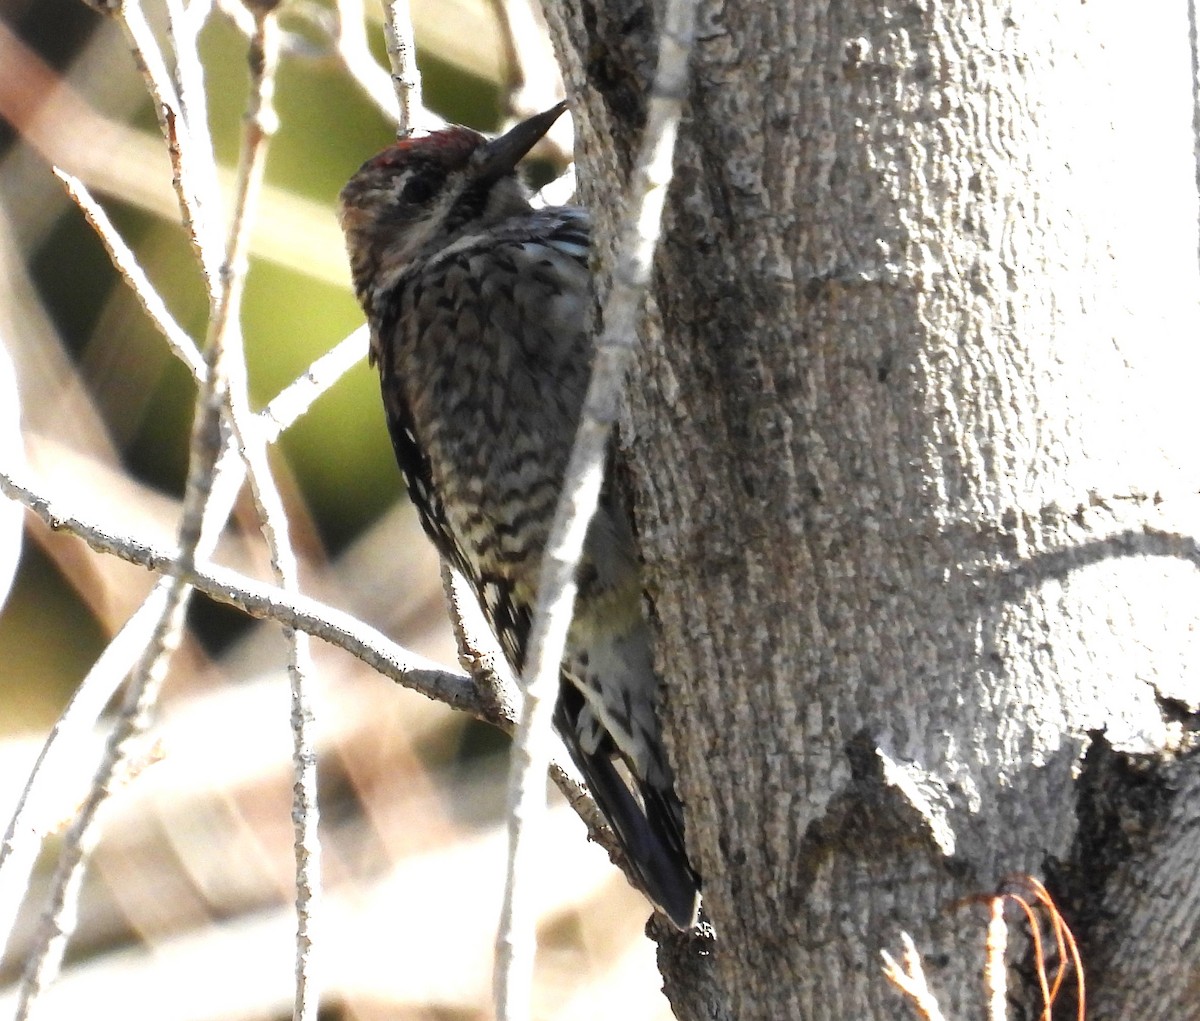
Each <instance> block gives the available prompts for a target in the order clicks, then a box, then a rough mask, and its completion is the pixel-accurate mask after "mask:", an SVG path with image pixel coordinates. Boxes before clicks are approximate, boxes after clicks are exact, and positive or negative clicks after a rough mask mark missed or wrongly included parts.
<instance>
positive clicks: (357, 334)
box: [258, 326, 367, 443]
mask: <svg viewBox="0 0 1200 1021" xmlns="http://www.w3.org/2000/svg"><path fill="white" fill-rule="evenodd" d="M366 354H367V328H366V327H365V326H360V327H359V328H358V329H357V330H355V331H354V332H353V333H352V334H350V336H348V337H347V338H346V339H345V340H343V341H341V342H340V343H338V344H337V345H335V346H334V347H332V348H331V349H330V350H328V351H326V352H325V354H323V355H321V357H320V358H318V359H317V360H316V361H315V362H313V363H312V364H311V365H310V366H309V367H308V369H307V370H306V371H305V372H304V374H303V375H302V376H300V377H299V378H297V379H296V380H295V381H294V382H292V383H289V384H288V385H287V386H286V387H284V388H283V390H281V391H280V392H279V393H278V394H277V395H276V396H275V397H274V398H273V399H272V400H271V401H270V403H268V404H267V406H266V407H265V408H263V409H262V411H260V412H259V413H258V418H259V423H260V425H259V429H260V430H261V431H262V435H263V439H265V440H266V442H268V443H274V442H275V440H277V439H278V438H279V436H280V434H281V433H283V431H284V430H285V429H287V428H288V427H289V426H291V425H292V424H293V423H294V422H295V421H296V419H298V418H299V417H300V416H301V415H303V414H304V413H305V412H306V411H307V410H308V409H309V408H310V407H312V405H313V402H314V401H316V399H317V398H318V397H320V396H321V395H322V394H323V393H325V392H326V391H327V390H329V388H330V387H332V386H333V385H334V384H335V383H336V382H337V381H338V380H339V379H341V378H342V376H344V375H345V374H346V373H347V372H349V371H350V370H351V369H352V368H353V367H354V366H355V365H357V364H358V363H359V362H361V361H362V360H363V358H365V357H366Z"/></svg>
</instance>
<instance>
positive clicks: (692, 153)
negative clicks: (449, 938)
mask: <svg viewBox="0 0 1200 1021" xmlns="http://www.w3.org/2000/svg"><path fill="white" fill-rule="evenodd" d="M548 6H549V10H548V12H547V13H548V17H549V19H550V21H551V24H552V27H553V28H554V30H555V32H556V35H557V41H558V43H559V47H560V55H561V56H562V58H563V61H564V64H565V67H566V71H567V80H568V83H569V88H570V90H571V93H572V96H573V99H574V101H575V110H576V113H577V123H578V124H579V125H580V134H581V142H580V144H579V146H578V151H579V153H580V163H581V180H582V182H583V186H584V198H585V200H586V201H587V202H588V204H589V205H590V206H591V207H592V209H593V210H594V211H595V213H596V215H597V239H596V245H597V249H598V256H599V260H600V266H601V268H602V269H603V267H604V266H605V265H607V260H608V258H609V256H610V254H611V243H612V241H611V239H612V237H613V230H612V227H613V224H614V222H615V218H616V215H617V213H618V212H619V210H618V209H616V208H614V205H615V201H614V200H615V196H616V195H618V194H619V190H620V187H621V185H622V183H623V181H624V179H625V176H626V173H627V168H628V158H629V153H630V151H631V149H632V148H633V146H634V145H635V143H636V140H637V138H638V133H639V131H640V127H641V123H642V119H643V116H644V104H645V97H646V90H647V87H648V83H649V81H650V77H651V74H652V72H653V67H654V47H655V32H656V28H657V25H658V18H657V11H658V10H660V9H651V8H649V7H647V6H645V5H644V4H643V3H641V2H640V0H624V2H611V0H571V2H565V3H561V4H558V3H555V4H550V5H548ZM1161 7H1162V9H1161V10H1159V9H1155V10H1153V11H1151V10H1147V9H1145V8H1142V9H1139V11H1138V12H1137V14H1136V19H1137V21H1138V24H1136V25H1131V24H1130V22H1131V21H1132V20H1133V18H1132V17H1131V12H1130V11H1129V10H1128V9H1127V8H1125V7H1122V6H1119V5H1110V4H1104V3H1100V4H1079V3H1054V2H1051V3H1049V4H1042V5H1036V4H1035V5H1029V4H1021V5H1016V4H1014V5H1012V6H1011V7H1010V6H1006V5H1003V4H997V3H991V2H981V0H975V2H970V3H960V4H946V5H939V4H925V3H920V2H917V3H911V4H901V5H898V6H897V5H889V4H877V3H875V2H874V0H850V2H845V3H839V4H832V5H818V4H808V3H804V2H802V0H759V2H755V3H750V2H745V0H743V2H739V3H730V4H729V5H728V6H724V5H722V4H720V3H717V2H714V0H706V2H702V4H701V9H700V17H699V36H698V41H697V49H696V52H695V54H694V60H693V67H692V85H691V92H690V96H689V102H688V107H687V116H686V121H685V124H684V130H683V133H682V137H681V143H680V148H679V151H678V154H677V160H676V166H677V170H676V178H675V182H674V184H673V186H672V198H671V201H670V203H669V210H668V222H667V235H666V237H665V239H664V242H663V245H662V247H661V248H660V253H659V260H658V279H657V284H656V288H655V293H654V297H653V299H652V302H651V308H650V310H649V312H650V314H649V316H648V322H647V326H646V329H645V331H644V334H643V336H642V347H641V351H640V355H639V362H638V366H637V371H636V373H635V375H634V377H633V378H632V379H631V381H630V386H629V396H628V405H629V415H628V422H627V423H625V428H624V429H623V439H624V443H625V447H626V454H627V455H628V460H629V464H630V466H631V473H632V479H633V483H634V486H633V488H634V489H635V492H636V512H637V519H638V526H639V533H640V537H641V543H642V548H643V553H644V556H645V557H646V560H647V564H648V569H649V570H648V574H649V578H650V587H651V599H652V604H653V609H654V612H655V615H656V620H657V624H658V626H659V628H660V631H661V642H660V646H659V659H660V667H661V672H662V674H663V676H664V678H665V681H666V687H667V692H666V695H665V710H664V711H665V716H666V720H667V729H668V738H669V739H671V738H673V751H674V761H675V763H676V767H677V773H678V782H679V787H680V792H681V794H682V797H683V799H684V802H685V804H686V807H687V823H688V842H689V845H690V847H691V849H692V854H693V856H694V858H695V859H696V860H697V862H698V864H699V867H700V870H701V872H702V874H703V877H704V889H705V906H706V910H707V912H708V915H709V916H710V917H711V919H712V922H713V925H714V926H715V931H716V940H715V943H713V944H711V945H708V944H705V943H702V941H700V940H692V941H687V940H683V939H680V938H677V937H672V936H670V935H668V934H664V933H658V932H657V930H656V935H657V937H658V938H659V939H660V946H661V948H662V952H661V954H660V959H661V961H662V964H663V969H664V979H665V982H666V987H667V991H668V994H669V995H670V996H671V997H672V1000H673V1003H674V1006H675V1009H676V1012H677V1014H678V1016H679V1017H680V1018H701V1017H731V1018H737V1019H739V1021H751V1019H756V1018H763V1019H772V1021H775V1019H779V1018H785V1017H786V1018H806V1019H807V1018H855V1019H865V1018H875V1017H887V1018H897V1017H902V1016H904V1015H905V1013H906V1011H907V1009H908V1008H907V1007H905V1006H904V1004H903V1002H902V998H901V995H900V994H899V993H898V992H897V991H896V990H895V989H894V988H892V987H891V986H890V985H889V984H888V983H887V981H886V980H885V978H884V977H883V975H882V972H881V968H880V956H879V955H880V950H881V949H887V950H890V951H892V952H893V953H898V952H899V951H900V949H901V942H900V933H901V931H906V932H908V933H910V934H911V935H912V937H913V939H914V940H915V942H916V945H917V947H918V948H919V949H920V950H921V951H922V952H923V954H924V965H925V969H926V974H927V976H928V978H929V982H930V986H931V988H932V989H933V991H934V993H935V994H936V995H937V997H938V999H939V1001H940V1003H941V1007H942V1009H943V1011H944V1012H945V1014H946V1016H947V1017H949V1018H956V1017H957V1018H968V1017H980V1016H983V1004H984V999H985V991H984V986H983V980H982V967H983V957H984V939H985V931H984V928H985V924H986V918H987V915H986V911H985V910H984V909H983V908H982V907H980V906H978V903H977V901H974V900H972V898H979V897H981V896H987V895H990V894H992V893H993V892H994V891H996V889H997V888H998V886H999V885H1000V884H1001V882H1002V881H1003V880H1004V879H1005V877H1009V876H1012V875H1020V874H1029V875H1032V876H1035V877H1039V878H1041V879H1042V880H1044V881H1045V882H1046V883H1047V884H1048V885H1049V887H1050V889H1051V892H1052V894H1053V896H1054V897H1055V900H1056V901H1057V903H1058V905H1059V907H1060V909H1061V910H1062V911H1063V912H1064V914H1065V915H1066V916H1067V918H1068V920H1069V921H1070V922H1071V924H1072V926H1073V928H1074V929H1075V932H1076V934H1077V936H1078V937H1079V939H1080V942H1081V946H1082V949H1083V955H1084V967H1085V972H1086V974H1087V978H1088V998H1089V1017H1090V1018H1093V1019H1102V1018H1128V1017H1134V1016H1137V1017H1139V1018H1151V1017H1153V1018H1173V1019H1178V1018H1194V1017H1200V1001H1198V1000H1197V999H1196V997H1195V996H1194V994H1193V993H1192V992H1190V991H1189V983H1190V982H1191V981H1192V977H1193V976H1194V975H1196V974H1197V968H1198V966H1200V959H1198V958H1200V940H1196V939H1192V938H1189V937H1191V936H1192V935H1194V933H1195V930H1196V927H1197V923H1196V917H1197V915H1198V913H1197V912H1196V911H1195V910H1188V909H1187V908H1186V905H1187V904H1190V903H1191V902H1192V901H1193V900H1194V899H1195V898H1196V896H1197V894H1198V892H1200V887H1198V885H1197V879H1196V877H1197V876H1198V875H1200V870H1198V869H1197V867H1196V863H1195V862H1194V861H1192V860H1191V859H1194V858H1195V857H1196V855H1197V853H1198V852H1196V851H1195V847H1194V845H1195V842H1194V840H1190V841H1189V840H1186V839H1182V837H1181V835H1182V833H1183V832H1184V827H1185V825H1186V824H1188V823H1189V822H1190V819H1191V818H1192V816H1193V815H1194V813H1195V812H1196V807H1195V806H1196V804H1197V801H1196V797H1195V796H1194V794H1193V793H1192V792H1194V791H1195V790H1196V789H1197V784H1198V778H1197V775H1196V769H1195V765H1194V762H1193V760H1192V758H1191V757H1190V755H1189V752H1190V749H1191V747H1192V741H1191V737H1190V735H1191V733H1192V731H1193V729H1194V727H1193V725H1194V722H1195V716H1194V714H1195V713H1196V711H1197V709H1198V708H1200V690H1198V688H1197V684H1196V681H1195V679H1194V678H1195V674H1194V669H1195V667H1196V665H1197V661H1198V659H1200V656H1198V651H1200V650H1198V647H1197V630H1196V628H1195V623H1194V622H1195V616H1196V608H1197V607H1198V606H1200V572H1198V571H1197V565H1198V557H1197V553H1196V545H1195V542H1194V539H1193V536H1194V535H1195V534H1196V526H1195V522H1196V494H1197V492H1198V491H1200V479H1198V477H1197V476H1198V474H1200V472H1198V471H1197V458H1196V457H1195V454H1194V451H1193V447H1194V444H1195V437H1196V435H1197V429H1196V425H1197V421H1196V415H1195V413H1194V411H1193V409H1194V407H1195V405H1196V403H1197V401H1196V398H1195V395H1194V389H1195V380H1196V378H1197V376H1196V373H1195V371H1194V368H1195V356H1194V355H1193V354H1192V350H1193V348H1194V347H1195V346H1196V343H1197V341H1196V338H1197V336H1200V329H1198V327H1200V323H1198V322H1197V319H1198V316H1197V309H1196V295H1197V294H1198V293H1200V287H1198V283H1200V282H1198V280H1197V232H1196V222H1197V217H1196V186H1195V181H1196V177H1195V170H1196V167H1195V162H1194V160H1193V158H1192V128H1191V125H1192V104H1191V98H1192V84H1191V68H1192V58H1191V53H1190V52H1189V48H1188V32H1187V27H1188V26H1187V24H1186V11H1185V10H1184V9H1183V7H1182V6H1181V5H1161ZM1168 7H1169V9H1168ZM1147 56H1150V57H1151V59H1150V60H1147V59H1146V57H1147ZM1189 368H1190V369H1191V371H1189ZM1168 760H1170V761H1168ZM1160 898H1165V899H1160ZM1164 905H1165V907H1164ZM1168 915H1169V917H1168ZM1164 925H1169V926H1175V928H1174V929H1168V930H1166V932H1164V931H1163V930H1162V929H1161V926H1164ZM1016 931H1017V930H1016V929H1015V928H1014V934H1015V932H1016ZM1181 934H1182V939H1181ZM1011 945H1013V946H1014V951H1013V954H1015V955H1016V956H1017V957H1018V958H1019V957H1020V956H1021V955H1022V954H1023V953H1024V952H1025V951H1026V950H1027V946H1026V944H1025V943H1024V941H1023V940H1019V939H1017V938H1016V937H1015V935H1014V938H1013V939H1012V941H1011ZM702 949H706V950H711V951H712V953H711V954H708V955H705V954H702V953H701V952H700V951H701V950H702ZM1010 956H1012V954H1010ZM1018 963H1019V962H1018ZM1014 974H1015V975H1016V976H1017V977H1018V979H1019V978H1020V977H1021V976H1025V977H1026V978H1028V975H1029V971H1028V968H1024V969H1021V968H1018V969H1017V971H1016V972H1014ZM1010 996H1011V997H1012V998H1013V999H1015V1000H1017V1001H1021V1002H1023V1003H1026V1004H1027V1005H1030V1006H1028V1007H1027V1008H1026V1009H1027V1010H1029V1011H1030V1012H1031V1013H1033V1014H1035V1015H1036V1013H1037V1011H1038V1010H1040V999H1039V998H1038V997H1037V996H1036V989H1035V988H1034V987H1033V986H1032V985H1030V984H1029V983H1028V982H1025V984H1024V985H1021V984H1020V983H1018V984H1015V985H1014V986H1013V987H1012V988H1010ZM1056 1016H1059V1015H1058V1014H1056ZM1062 1016H1066V1014H1063V1015H1062ZM1071 1016H1072V1017H1073V1016H1074V1015H1073V1014H1072V1015H1071Z"/></svg>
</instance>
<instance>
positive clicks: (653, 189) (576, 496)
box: [496, 0, 696, 1021]
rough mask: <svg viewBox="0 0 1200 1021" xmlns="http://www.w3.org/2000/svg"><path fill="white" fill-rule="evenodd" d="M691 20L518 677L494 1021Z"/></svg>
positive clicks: (623, 247)
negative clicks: (520, 698) (520, 696)
mask: <svg viewBox="0 0 1200 1021" xmlns="http://www.w3.org/2000/svg"><path fill="white" fill-rule="evenodd" d="M695 16H696V15H695V2H694V0H671V2H670V3H669V4H668V5H667V10H666V12H665V16H664V22H663V31H662V35H661V37H660V39H659V52H658V67H657V70H656V72H655V80H654V85H653V88H652V91H651V95H650V102H649V106H648V111H647V120H646V129H645V134H644V136H643V139H642V144H641V148H640V150H639V152H638V156H637V161H636V163H635V165H634V171H633V175H632V178H631V180H630V183H629V190H628V198H627V199H626V208H625V216H624V219H623V221H622V226H621V230H620V236H619V239H618V242H619V243H618V246H617V259H618V262H617V265H616V267H615V271H614V274H613V282H612V287H611V289H610V291H609V293H608V295H607V297H606V299H605V301H604V306H603V311H602V316H601V321H602V322H603V323H604V331H603V333H602V334H601V336H600V338H599V340H598V342H597V347H596V361H595V364H594V367H593V369H592V378H591V382H590V384H589V386H588V393H587V399H586V401H585V404H584V409H583V415H582V418H581V420H580V423H579V430H578V432H577V434H576V436H575V445H574V448H573V449H572V451H571V459H570V461H569V463H568V465H567V472H566V476H565V479H564V483H563V490H562V493H561V494H560V495H559V500H558V506H557V508H556V509H555V514H554V521H553V524H552V525H551V529H550V537H549V540H548V541H547V544H546V552H545V554H544V556H543V558H542V568H541V575H540V578H539V582H538V605H537V612H536V613H535V614H534V619H533V629H532V633H531V635H530V641H529V652H528V658H527V660H526V663H525V670H524V674H523V676H522V688H523V690H524V694H525V703H524V706H523V708H522V712H521V720H520V724H519V726H518V728H517V735H516V740H515V741H514V748H513V753H512V763H511V769H510V774H509V839H510V845H509V858H508V870H507V875H506V884H505V896H504V907H503V914H502V917H501V925H500V932H499V934H498V936H497V941H496V944H497V945H496V1014H497V1017H498V1018H499V1019H501V1021H517V1019H524V1018H528V1017H529V1016H530V1003H531V996H532V987H533V960H534V955H535V952H536V947H537V938H536V912H535V908H534V895H533V891H534V889H535V887H536V876H535V874H534V870H533V869H532V868H531V867H530V864H529V863H530V861H531V860H532V856H533V852H534V849H535V847H536V843H537V837H536V835H535V834H534V833H533V830H534V829H535V828H536V823H537V820H538V818H539V817H540V815H541V814H542V813H543V810H544V808H545V780H544V777H545V775H546V768H547V766H548V764H549V758H550V741H551V719H552V717H553V713H554V702H555V698H556V695H557V689H558V678H559V669H560V664H561V662H562V655H563V648H564V645H565V644H566V636H567V629H568V627H569V625H570V620H571V612H572V608H573V606H574V602H575V568H576V565H577V564H578V562H579V557H580V555H581V553H582V550H583V542H584V537H585V536H586V534H587V527H588V523H589V521H590V520H591V517H592V514H593V513H594V512H595V508H596V502H597V500H598V499H599V495H600V486H601V482H602V480H603V475H604V454H605V447H606V444H607V442H608V436H609V432H610V430H611V428H612V424H613V422H614V421H615V420H616V416H617V412H618V409H619V405H620V400H621V391H622V389H623V385H624V378H625V371H626V368H627V366H628V363H629V361H630V359H631V357H632V352H633V348H634V344H635V343H636V335H637V319H638V313H639V310H640V309H641V306H642V301H643V298H644V295H645V292H646V288H647V287H648V285H649V282H650V275H651V268H652V264H653V258H654V249H655V246H656V244H657V242H658V236H659V232H660V230H661V223H662V211H663V206H664V203H665V200H666V193H667V187H668V186H669V184H670V181H671V176H672V172H673V159H674V153H675V137H676V134H677V131H678V126H679V118H680V115H681V113H682V109H683V98H684V96H685V94H686V91H687V74H688V59H689V56H690V53H691V47H692V41H693V37H694V35H695Z"/></svg>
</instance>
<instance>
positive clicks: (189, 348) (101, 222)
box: [53, 167, 208, 380]
mask: <svg viewBox="0 0 1200 1021" xmlns="http://www.w3.org/2000/svg"><path fill="white" fill-rule="evenodd" d="M53 169H54V176H55V177H57V178H58V179H59V180H60V181H62V183H63V187H64V188H66V190H67V195H68V196H70V198H71V200H72V201H73V202H74V203H75V204H76V205H77V206H78V207H79V210H80V212H82V213H83V216H84V219H86V220H87V222H88V223H89V224H91V226H92V229H93V230H94V231H95V232H96V234H97V236H98V237H99V238H100V242H101V244H103V245H104V247H105V249H106V250H107V252H108V257H109V258H110V259H111V260H112V264H113V266H115V267H116V269H117V272H118V273H120V274H121V276H122V277H124V279H125V282H126V283H127V284H128V285H129V286H130V288H131V289H132V290H133V293H134V296H135V297H136V298H137V300H138V304H140V305H141V306H142V309H143V310H144V311H145V313H146V315H147V316H149V317H150V321H151V322H152V323H153V324H154V325H155V326H156V327H158V331H159V333H161V334H162V335H163V338H164V339H165V340H166V342H167V346H168V347H169V348H170V349H171V353H172V354H174V355H175V357H176V358H178V359H179V360H180V361H181V362H183V364H184V365H186V366H187V367H188V371H189V372H191V374H192V377H193V378H194V379H197V380H200V379H203V378H204V374H205V372H207V371H208V369H207V367H206V366H205V364H204V359H203V358H202V357H201V356H200V351H199V349H198V348H197V347H196V342H195V341H194V340H192V338H191V337H190V336H188V334H187V332H186V331H185V330H184V329H183V327H182V326H180V325H179V323H178V322H177V321H176V320H175V317H174V316H173V315H171V313H170V311H169V310H168V309H167V306H166V303H165V302H164V301H163V300H162V298H161V297H160V296H159V293H158V292H157V291H156V290H155V289H154V285H153V284H151V283H150V280H149V278H148V277H147V276H146V274H145V272H144V271H143V270H142V267H141V265H140V264H139V263H138V261H137V257H136V256H135V255H134V254H133V252H132V251H130V249H129V246H128V245H126V244H125V242H124V240H123V239H122V238H121V235H120V234H119V233H118V232H117V228H116V227H114V226H113V223H112V221H111V220H110V219H109V218H108V213H106V212H105V211H104V208H103V207H102V206H101V205H100V203H98V202H97V201H96V200H95V199H94V198H92V195H91V193H90V192H89V191H88V189H87V186H86V185H85V184H84V183H83V182H82V181H80V180H79V179H78V178H77V177H73V176H72V175H70V174H68V173H67V172H66V171H65V170H60V169H59V168H58V167H54V168H53Z"/></svg>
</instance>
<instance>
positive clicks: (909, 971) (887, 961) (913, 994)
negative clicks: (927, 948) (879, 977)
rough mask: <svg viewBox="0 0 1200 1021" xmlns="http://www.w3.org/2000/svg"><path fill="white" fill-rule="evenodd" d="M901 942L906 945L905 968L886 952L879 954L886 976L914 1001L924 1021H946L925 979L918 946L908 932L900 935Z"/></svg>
mask: <svg viewBox="0 0 1200 1021" xmlns="http://www.w3.org/2000/svg"><path fill="white" fill-rule="evenodd" d="M900 941H901V942H902V943H903V944H904V966H903V967H901V966H900V964H899V963H898V962H897V961H896V959H895V958H894V957H893V956H892V955H891V954H889V953H888V952H887V951H886V950H881V951H880V952H879V954H880V956H881V957H882V958H883V974H884V976H885V977H886V978H887V979H888V981H889V982H891V983H892V985H894V986H895V987H896V988H897V989H899V990H900V991H901V992H902V993H904V994H905V995H906V996H907V997H908V998H909V999H910V1000H912V1003H913V1006H914V1007H915V1008H916V1011H917V1013H918V1014H919V1015H920V1016H921V1017H922V1018H924V1021H944V1019H943V1016H942V1010H941V1008H940V1007H939V1006H938V1002H937V998H936V997H935V996H934V995H933V993H932V992H930V989H929V983H928V982H927V981H926V979H925V969H924V968H922V967H921V955H920V953H918V951H917V945H916V944H915V943H914V942H913V940H912V937H911V936H910V935H909V934H908V933H907V932H902V933H900Z"/></svg>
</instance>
